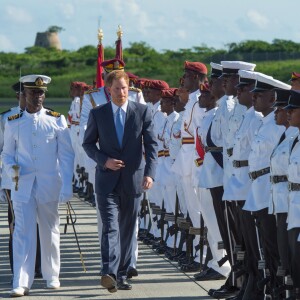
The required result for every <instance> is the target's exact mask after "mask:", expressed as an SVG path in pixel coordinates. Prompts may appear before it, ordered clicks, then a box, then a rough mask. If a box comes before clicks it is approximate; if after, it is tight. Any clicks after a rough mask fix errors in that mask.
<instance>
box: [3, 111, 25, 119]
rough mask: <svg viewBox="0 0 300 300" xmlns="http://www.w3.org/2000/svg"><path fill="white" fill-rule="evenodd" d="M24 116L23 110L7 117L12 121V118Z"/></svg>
mask: <svg viewBox="0 0 300 300" xmlns="http://www.w3.org/2000/svg"><path fill="white" fill-rule="evenodd" d="M22 116H23V112H21V113H20V114H15V115H12V116H10V117H8V118H7V120H8V121H12V120H16V119H19V118H21V117H22Z"/></svg>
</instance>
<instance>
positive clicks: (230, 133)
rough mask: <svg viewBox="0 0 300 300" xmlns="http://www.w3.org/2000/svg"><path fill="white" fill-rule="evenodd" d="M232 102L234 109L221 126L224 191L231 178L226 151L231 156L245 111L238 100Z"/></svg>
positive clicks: (230, 164)
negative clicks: (222, 130) (224, 130)
mask: <svg viewBox="0 0 300 300" xmlns="http://www.w3.org/2000/svg"><path fill="white" fill-rule="evenodd" d="M233 100H234V101H235V105H234V108H233V109H232V110H231V111H230V113H229V116H228V119H226V120H225V124H223V125H222V127H223V128H227V130H226V133H223V141H224V144H223V161H224V179H223V185H224V190H226V189H227V184H228V181H229V178H230V177H231V174H232V169H233V166H232V155H230V154H228V151H231V154H232V148H233V144H234V136H235V134H236V132H237V130H238V129H239V127H240V125H241V123H242V121H243V116H244V114H245V113H246V110H247V107H246V106H244V105H241V104H239V102H238V99H237V98H236V97H235V98H234V99H233ZM223 200H224V197H223Z"/></svg>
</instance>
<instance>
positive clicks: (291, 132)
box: [269, 127, 299, 214]
mask: <svg viewBox="0 0 300 300" xmlns="http://www.w3.org/2000/svg"><path fill="white" fill-rule="evenodd" d="M298 134H299V130H298V128H295V127H289V128H288V129H287V130H286V131H285V139H284V140H283V141H282V142H281V143H280V144H279V145H277V147H276V148H275V149H274V151H273V153H272V155H271V176H287V172H288V166H289V158H290V150H291V147H292V144H293V142H294V140H295V138H296V137H297V136H298ZM288 193H289V191H288V182H287V181H284V182H278V183H272V184H271V197H270V203H269V213H270V214H277V213H287V212H288Z"/></svg>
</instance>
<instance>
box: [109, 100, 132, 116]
mask: <svg viewBox="0 0 300 300" xmlns="http://www.w3.org/2000/svg"><path fill="white" fill-rule="evenodd" d="M111 107H112V110H113V113H114V114H115V113H116V112H117V110H118V108H119V106H117V105H116V104H114V103H113V102H112V101H111ZM127 107H128V100H127V101H126V102H125V103H124V104H123V105H122V106H121V109H122V110H123V111H124V112H125V113H126V112H127Z"/></svg>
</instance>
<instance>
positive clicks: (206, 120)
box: [192, 107, 218, 187]
mask: <svg viewBox="0 0 300 300" xmlns="http://www.w3.org/2000/svg"><path fill="white" fill-rule="evenodd" d="M217 110H218V108H217V107H216V108H213V109H211V110H209V111H206V112H205V113H204V117H203V119H202V122H201V124H199V125H200V126H198V127H197V128H196V130H195V150H194V162H195V163H194V164H193V169H192V179H193V185H194V187H201V186H202V185H203V184H202V181H203V179H204V178H203V177H204V176H207V174H205V173H203V172H202V169H203V163H204V161H205V159H206V154H205V156H204V160H203V163H202V164H200V165H198V164H197V163H196V160H197V159H200V160H201V158H200V156H199V154H198V152H197V150H196V147H197V146H196V145H197V142H196V139H197V138H198V139H199V142H201V144H202V147H203V148H204V147H205V146H204V145H205V141H206V135H207V132H208V129H209V127H210V124H211V122H212V120H213V118H214V116H215V114H216V111H217ZM197 136H198V137H197ZM209 155H211V154H209ZM204 180H205V179H204Z"/></svg>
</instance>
